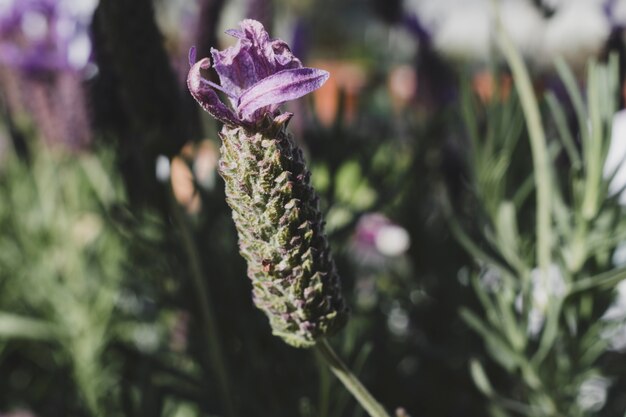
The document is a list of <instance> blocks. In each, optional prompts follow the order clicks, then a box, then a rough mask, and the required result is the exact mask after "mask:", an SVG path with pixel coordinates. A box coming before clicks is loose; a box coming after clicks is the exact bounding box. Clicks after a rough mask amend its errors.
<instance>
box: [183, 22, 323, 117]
mask: <svg viewBox="0 0 626 417" xmlns="http://www.w3.org/2000/svg"><path fill="white" fill-rule="evenodd" d="M240 26H241V30H236V29H231V30H228V31H227V32H226V33H228V34H229V35H231V36H233V37H235V38H237V43H236V44H235V45H234V46H232V47H230V48H227V49H225V50H224V51H218V50H216V49H212V50H211V55H212V57H213V68H215V70H216V71H217V74H218V76H219V79H220V82H221V86H220V85H217V84H215V83H212V82H211V81H209V80H207V79H206V78H205V77H204V76H203V75H202V70H206V69H209V68H210V67H211V63H210V60H209V58H204V59H201V60H200V61H198V62H196V63H195V64H194V63H193V61H195V50H194V49H192V50H191V51H190V55H189V58H190V64H192V67H191V70H190V71H189V76H188V78H187V85H188V87H189V90H190V91H191V94H192V95H193V96H194V98H195V99H196V100H197V101H198V103H199V104H200V105H201V106H202V107H203V108H204V110H206V111H207V112H208V113H210V114H211V115H212V116H213V117H215V118H216V119H218V120H219V121H221V122H223V123H225V124H227V125H231V126H238V125H241V126H250V125H256V124H258V123H259V122H261V121H262V120H263V118H264V116H265V115H266V114H270V115H274V113H275V112H276V110H277V109H278V106H279V105H281V104H283V103H285V102H287V101H290V100H295V99H297V98H300V97H302V96H304V95H306V94H308V93H310V92H312V91H314V90H316V89H318V88H319V87H321V86H322V84H324V82H325V81H326V80H327V79H328V76H329V74H328V72H326V71H324V70H320V69H316V68H304V67H302V63H301V62H300V60H299V59H298V58H296V57H295V56H294V55H293V54H292V52H291V50H290V49H289V46H287V44H286V43H285V42H284V41H282V40H280V39H275V40H272V39H270V37H269V35H268V33H267V32H266V31H265V28H264V27H263V25H262V24H261V23H259V22H257V21H255V20H251V19H247V20H244V21H242V22H241V23H240ZM216 90H218V91H221V92H223V93H224V94H225V95H226V96H228V98H229V100H230V103H231V106H232V110H231V109H230V108H228V107H226V105H224V103H222V102H221V101H220V99H219V97H218V95H217V92H216Z"/></svg>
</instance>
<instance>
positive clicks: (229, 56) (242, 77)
mask: <svg viewBox="0 0 626 417" xmlns="http://www.w3.org/2000/svg"><path fill="white" fill-rule="evenodd" d="M248 47H249V46H248ZM248 47H247V46H246V45H244V44H243V42H240V41H238V42H237V44H236V45H235V46H231V47H230V48H226V49H225V50H223V51H218V50H217V49H211V55H212V56H213V68H215V71H217V75H219V77H220V84H221V85H222V88H224V90H226V91H228V93H229V94H230V95H232V96H235V97H239V96H240V95H241V93H243V92H244V91H245V90H246V89H248V88H250V87H251V86H252V85H254V83H256V82H257V81H259V79H260V78H258V77H257V76H256V74H255V71H254V68H255V63H254V60H253V58H252V56H251V55H250V54H249V53H248ZM236 104H237V103H236V102H233V106H235V105H236Z"/></svg>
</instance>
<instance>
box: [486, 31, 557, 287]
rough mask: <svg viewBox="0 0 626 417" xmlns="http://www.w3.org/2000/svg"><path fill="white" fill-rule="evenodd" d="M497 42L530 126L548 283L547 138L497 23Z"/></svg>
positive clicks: (518, 62)
mask: <svg viewBox="0 0 626 417" xmlns="http://www.w3.org/2000/svg"><path fill="white" fill-rule="evenodd" d="M497 23H498V35H499V36H498V41H499V45H500V49H501V50H502V52H503V53H504V56H505V58H506V60H507V62H508V64H509V67H510V68H511V72H512V73H513V80H514V82H515V86H516V87H517V91H518V94H519V98H520V102H521V104H522V110H523V112H524V117H525V119H526V124H527V126H528V136H529V137H530V147H531V153H532V158H533V164H534V168H535V187H536V189H537V262H538V264H539V268H540V270H541V271H542V274H543V276H544V279H547V278H546V277H547V274H548V272H547V271H548V267H549V266H550V263H551V262H552V260H551V257H552V254H551V246H552V223H551V204H550V201H551V197H552V190H551V185H552V177H551V175H550V165H549V164H550V159H549V154H548V149H547V146H546V138H545V133H544V130H543V125H542V123H541V114H540V113H539V106H538V104H537V98H536V97H535V92H534V90H533V86H532V83H531V80H530V75H529V74H528V70H527V69H526V66H525V65H524V61H523V60H522V57H521V55H520V54H519V52H518V51H517V49H516V48H515V45H514V44H513V41H512V40H511V38H510V37H509V35H508V34H507V32H506V30H505V29H504V27H503V26H502V22H500V21H498V22H497Z"/></svg>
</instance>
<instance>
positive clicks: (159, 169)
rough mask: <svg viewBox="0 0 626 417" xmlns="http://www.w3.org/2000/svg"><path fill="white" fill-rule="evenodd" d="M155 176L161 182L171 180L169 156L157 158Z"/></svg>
mask: <svg viewBox="0 0 626 417" xmlns="http://www.w3.org/2000/svg"><path fill="white" fill-rule="evenodd" d="M155 174H156V178H157V180H159V181H161V182H166V181H167V180H168V179H169V178H170V159H169V158H168V157H167V156H165V155H159V156H157V159H156V164H155Z"/></svg>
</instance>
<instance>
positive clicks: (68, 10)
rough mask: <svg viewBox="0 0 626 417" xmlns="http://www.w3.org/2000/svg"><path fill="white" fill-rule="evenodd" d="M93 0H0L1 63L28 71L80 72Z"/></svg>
mask: <svg viewBox="0 0 626 417" xmlns="http://www.w3.org/2000/svg"><path fill="white" fill-rule="evenodd" d="M96 4H97V1H95V0H2V1H0V64H2V65H4V66H8V67H11V68H16V69H19V70H22V71H26V72H29V73H40V72H49V71H72V72H77V71H83V70H85V69H86V68H89V66H88V65H89V64H90V62H91V55H92V54H91V39H90V36H89V32H88V27H89V23H90V21H91V17H92V15H93V11H94V9H95V6H96Z"/></svg>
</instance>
